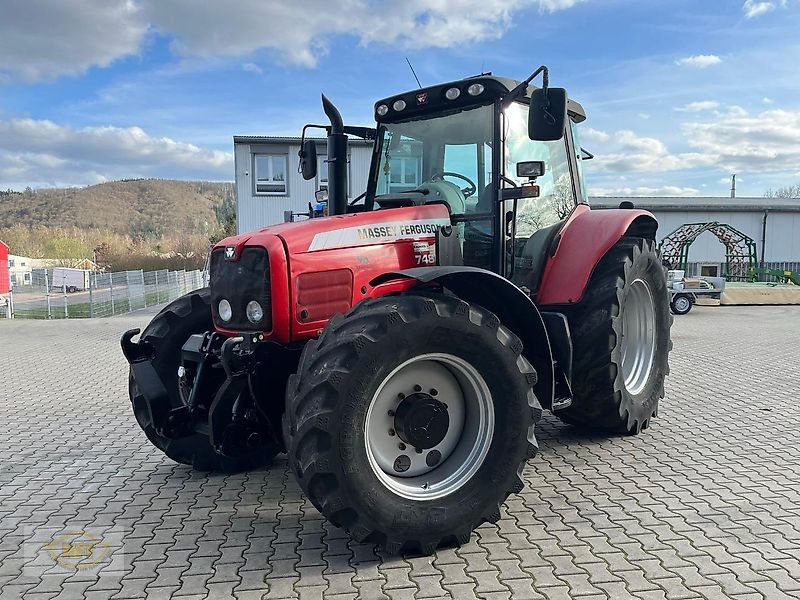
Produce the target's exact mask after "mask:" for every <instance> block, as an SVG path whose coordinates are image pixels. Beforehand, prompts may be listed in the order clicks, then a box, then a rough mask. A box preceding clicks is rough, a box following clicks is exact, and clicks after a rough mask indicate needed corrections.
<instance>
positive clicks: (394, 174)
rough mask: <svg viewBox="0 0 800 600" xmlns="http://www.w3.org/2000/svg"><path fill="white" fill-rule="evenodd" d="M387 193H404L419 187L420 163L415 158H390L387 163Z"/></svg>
mask: <svg viewBox="0 0 800 600" xmlns="http://www.w3.org/2000/svg"><path fill="white" fill-rule="evenodd" d="M389 167H390V168H391V171H390V172H389V193H390V194H391V193H393V192H405V191H407V190H413V189H414V188H416V187H417V186H419V171H420V161H419V158H418V157H416V156H409V157H399V158H392V159H391V160H390V161H389Z"/></svg>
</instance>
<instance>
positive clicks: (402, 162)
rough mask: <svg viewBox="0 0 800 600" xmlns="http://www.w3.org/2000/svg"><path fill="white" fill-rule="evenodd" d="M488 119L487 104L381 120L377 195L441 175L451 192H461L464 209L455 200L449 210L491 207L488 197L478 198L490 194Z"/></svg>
mask: <svg viewBox="0 0 800 600" xmlns="http://www.w3.org/2000/svg"><path fill="white" fill-rule="evenodd" d="M493 121H494V108H493V106H491V105H488V106H480V107H478V108H472V109H469V110H464V111H461V112H457V113H453V114H449V115H445V116H437V117H434V118H427V119H426V118H420V119H416V120H413V121H407V122H404V123H390V124H387V125H384V126H383V127H382V128H381V130H382V132H383V138H382V140H381V144H382V145H381V150H380V152H381V159H380V164H379V165H378V170H377V181H376V187H375V194H376V196H381V195H385V194H398V193H403V192H408V191H410V190H415V189H418V188H420V187H421V186H423V185H425V184H430V183H431V182H436V181H439V180H444V181H446V182H449V183H450V184H452V186H447V187H448V188H451V189H452V191H453V193H455V194H458V190H460V191H461V194H463V202H462V205H463V206H464V208H463V209H462V208H460V207H461V206H462V205H459V208H458V210H455V211H453V213H454V214H458V213H475V212H483V208H485V210H486V212H488V211H490V210H491V203H490V202H487V203H486V204H487V206H485V207H483V205H482V204H481V206H480V207H479V203H480V202H481V201H482V198H484V197H486V196H488V195H489V194H490V193H491V183H492V136H493ZM456 187H457V189H456Z"/></svg>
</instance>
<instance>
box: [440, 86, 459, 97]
mask: <svg viewBox="0 0 800 600" xmlns="http://www.w3.org/2000/svg"><path fill="white" fill-rule="evenodd" d="M460 95H461V90H460V89H458V88H457V87H451V88H450V89H448V90H447V91H446V92H445V93H444V97H445V98H447V99H448V100H455V99H456V98H458V97H459V96H460Z"/></svg>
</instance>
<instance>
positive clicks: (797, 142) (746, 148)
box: [683, 107, 800, 173]
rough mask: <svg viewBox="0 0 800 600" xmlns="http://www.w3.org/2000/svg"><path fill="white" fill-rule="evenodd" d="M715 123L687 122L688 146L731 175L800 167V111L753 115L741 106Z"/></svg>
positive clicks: (684, 126)
mask: <svg viewBox="0 0 800 600" xmlns="http://www.w3.org/2000/svg"><path fill="white" fill-rule="evenodd" d="M736 108H737V109H738V110H735V111H732V112H730V113H728V114H725V115H720V116H719V117H718V118H716V119H715V120H712V121H705V122H696V123H685V124H684V125H683V132H684V134H685V136H686V138H687V141H688V143H689V144H690V145H691V146H692V147H694V148H696V149H697V150H699V151H701V152H702V153H703V154H704V155H706V156H708V157H713V158H714V160H715V162H716V163H717V164H718V165H719V166H720V167H722V168H723V169H725V170H726V171H728V172H731V173H735V172H742V171H750V172H781V171H783V172H794V171H796V170H797V165H800V111H788V110H768V111H765V112H762V113H760V114H758V115H750V114H748V113H747V112H746V111H745V110H744V109H742V108H741V107H736Z"/></svg>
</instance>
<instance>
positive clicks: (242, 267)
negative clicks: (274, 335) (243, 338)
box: [210, 247, 272, 331]
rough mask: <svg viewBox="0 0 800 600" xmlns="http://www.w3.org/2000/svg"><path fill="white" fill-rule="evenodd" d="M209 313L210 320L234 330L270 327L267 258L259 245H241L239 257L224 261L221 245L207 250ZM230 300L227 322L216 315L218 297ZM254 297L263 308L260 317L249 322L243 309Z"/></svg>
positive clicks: (224, 327) (223, 251)
mask: <svg viewBox="0 0 800 600" xmlns="http://www.w3.org/2000/svg"><path fill="white" fill-rule="evenodd" d="M210 267H211V269H210V270H211V284H210V285H211V312H212V314H213V316H214V323H215V324H216V325H217V326H218V327H221V328H223V329H230V330H234V331H269V330H271V329H272V298H271V293H270V292H271V290H270V280H269V257H268V256H267V251H266V250H265V249H264V248H260V247H245V248H243V249H242V253H241V255H240V257H239V260H237V261H232V260H225V248H217V249H216V250H214V251H213V252H212V253H211V265H210ZM223 298H224V299H225V300H227V301H228V302H230V303H231V308H232V309H233V316H232V317H231V320H230V321H223V320H222V319H220V317H219V303H220V300H222V299H223ZM251 300H256V301H257V302H258V303H259V304H261V306H262V307H263V309H264V318H263V319H262V320H261V322H260V323H257V324H253V323H251V322H250V321H249V320H248V319H247V314H246V313H245V308H246V306H247V303H248V302H250V301H251Z"/></svg>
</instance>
